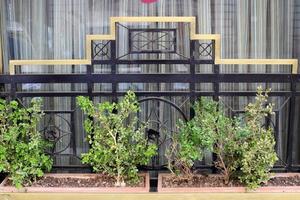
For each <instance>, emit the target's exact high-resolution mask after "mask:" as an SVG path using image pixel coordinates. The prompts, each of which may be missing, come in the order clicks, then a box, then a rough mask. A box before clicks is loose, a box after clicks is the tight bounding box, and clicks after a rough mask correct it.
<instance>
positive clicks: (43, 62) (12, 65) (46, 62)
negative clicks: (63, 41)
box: [9, 59, 91, 75]
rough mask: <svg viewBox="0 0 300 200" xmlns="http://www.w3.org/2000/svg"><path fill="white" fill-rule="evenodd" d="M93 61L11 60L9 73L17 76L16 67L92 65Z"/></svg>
mask: <svg viewBox="0 0 300 200" xmlns="http://www.w3.org/2000/svg"><path fill="white" fill-rule="evenodd" d="M90 64H91V60H87V59H82V60H81V59H78V60H76V59H73V60H10V61H9V72H10V74H11V75H13V74H15V66H19V65H90Z"/></svg>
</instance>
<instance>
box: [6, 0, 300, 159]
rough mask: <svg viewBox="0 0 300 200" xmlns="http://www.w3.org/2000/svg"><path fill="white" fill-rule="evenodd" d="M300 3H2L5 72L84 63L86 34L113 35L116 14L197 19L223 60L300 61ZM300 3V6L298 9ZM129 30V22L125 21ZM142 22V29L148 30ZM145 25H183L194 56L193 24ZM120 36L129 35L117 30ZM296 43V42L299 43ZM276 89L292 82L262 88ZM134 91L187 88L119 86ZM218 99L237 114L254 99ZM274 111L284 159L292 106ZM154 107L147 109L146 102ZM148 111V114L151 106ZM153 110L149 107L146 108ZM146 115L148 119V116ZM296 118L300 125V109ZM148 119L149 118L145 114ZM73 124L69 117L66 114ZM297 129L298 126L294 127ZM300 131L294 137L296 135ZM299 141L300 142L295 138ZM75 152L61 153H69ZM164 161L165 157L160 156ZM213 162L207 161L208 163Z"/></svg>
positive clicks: (179, 68) (82, 145) (61, 87)
mask: <svg viewBox="0 0 300 200" xmlns="http://www.w3.org/2000/svg"><path fill="white" fill-rule="evenodd" d="M298 4H299V2H298V1H297V0H284V1H283V0H158V1H157V3H152V4H145V3H142V2H141V1H140V0H72V1H70V0H1V1H0V12H1V13H0V14H1V22H0V23H1V26H0V27H2V30H1V36H2V38H3V39H4V40H3V44H2V46H3V50H4V51H3V56H4V66H5V68H4V71H5V72H8V67H7V66H8V61H9V60H10V59H71V58H74V59H79V58H84V53H85V35H86V34H105V33H108V32H109V18H110V17H111V16H196V17H197V31H198V33H218V34H221V38H222V39H221V45H222V46H221V47H222V49H221V53H222V57H223V58H292V57H296V58H297V57H300V53H299V52H300V51H299V49H298V48H297V47H295V46H299V45H298V44H299V41H298V39H299V36H298V37H297V34H298V35H299V30H300V29H299V27H300V25H298V24H297V23H298V21H297V19H298V20H299V18H300V15H299V13H298V12H299V11H298V10H299V7H300V6H299V5H298ZM296 5H298V7H296ZM125 25H129V24H125ZM145 26H146V24H142V23H141V24H139V26H138V27H145ZM148 27H152V28H155V27H159V28H167V27H179V29H178V30H179V32H178V35H177V36H178V37H179V38H180V40H181V41H183V44H182V45H180V46H179V47H178V48H179V50H178V51H179V52H180V54H182V55H187V56H188V55H189V53H190V50H189V39H188V37H187V35H186V33H187V32H188V27H186V26H185V25H184V24H183V25H182V26H178V25H174V24H150V26H148ZM118 30H119V36H120V37H122V36H124V37H125V35H126V34H127V33H126V30H125V29H124V28H122V27H119V29H118ZM295 41H296V42H298V43H297V44H295ZM127 42H128V41H126V40H122V41H119V42H118V44H117V45H118V49H119V52H120V53H124V52H126V51H127V46H128V43H127ZM127 58H131V59H143V58H148V59H165V58H168V59H174V58H177V59H178V58H180V57H178V55H159V56H158V57H157V56H156V55H141V56H139V57H138V56H137V55H130V56H128V57H127ZM85 70H86V68H85V66H74V67H70V66H48V67H45V66H41V67H34V68H32V67H30V66H24V67H22V69H21V70H19V71H18V73H74V72H76V73H84V72H85ZM109 71H110V68H109V66H96V67H95V73H107V72H109ZM290 71H291V70H290V69H288V68H284V67H283V66H265V65H260V66H254V65H234V66H233V65H230V66H229V65H226V66H221V73H290ZM137 72H138V73H188V72H189V66H185V65H172V66H171V65H158V66H154V65H151V66H150V65H143V66H134V65H131V66H126V65H122V66H118V73H137ZM197 73H212V66H211V65H201V66H197ZM258 85H260V83H250V84H242V83H241V84H233V83H226V84H221V87H220V89H221V90H222V91H233V90H235V91H239V90H240V91H254V90H255V88H256V87H257V86H258ZM262 85H263V86H264V87H271V88H272V90H275V91H285V90H289V89H290V88H289V84H276V83H273V84H267V85H266V84H262ZM132 87H135V88H136V89H137V90H158V89H159V90H176V89H178V88H180V89H181V90H187V89H188V85H184V84H173V85H168V84H164V83H161V84H142V83H140V84H135V85H130V84H129V85H128V84H121V85H119V86H118V89H119V90H126V89H129V88H132ZM20 89H23V90H33V91H36V90H50V91H53V90H55V91H70V90H79V91H84V90H86V85H84V84H76V85H71V84H52V85H45V84H25V85H23V86H21V87H20ZM211 89H212V84H209V83H207V84H201V85H200V84H199V85H197V90H203V91H209V90H211ZM95 90H98V91H99V90H106V91H110V90H111V85H110V84H102V85H100V84H98V85H96V86H95ZM169 99H170V100H171V101H173V102H175V103H176V104H177V105H182V108H183V109H184V110H185V111H186V112H187V114H188V110H189V109H188V105H189V101H188V99H186V98H183V97H172V98H169ZM103 100H109V98H103V97H101V98H100V97H99V98H95V101H103ZM221 100H222V101H223V102H224V103H225V104H226V105H227V106H228V108H229V109H234V110H240V109H242V108H243V106H244V105H245V104H247V103H248V102H249V101H251V100H253V98H246V97H234V98H233V97H227V98H224V97H222V98H221ZM272 101H273V102H274V103H275V104H276V108H280V107H283V108H282V109H281V112H280V114H279V121H280V124H279V140H278V147H277V148H278V149H277V151H278V154H279V156H280V157H281V158H282V159H283V160H284V159H285V152H286V139H287V124H288V122H287V119H288V113H287V111H288V104H287V105H283V104H284V102H285V101H286V98H283V97H282V98H272ZM72 103H73V104H74V99H73V100H72V98H69V97H68V98H63V97H59V98H58V97H56V98H45V108H46V109H52V110H70V109H72V107H71V105H72ZM148 107H149V105H148ZM148 107H147V106H145V108H144V110H145V113H149V112H150V110H149V109H150V108H148ZM147 109H148V110H147ZM159 112H160V115H159V116H160V118H161V120H164V119H165V118H169V120H170V122H169V123H168V126H169V127H174V126H175V123H176V119H175V118H176V117H177V116H176V114H174V113H175V112H173V111H171V110H170V108H167V106H163V105H161V106H160V108H159ZM145 113H144V114H145ZM296 113H297V120H298V117H299V116H298V112H296ZM146 115H147V114H145V116H146ZM63 118H65V119H66V120H71V119H70V115H67V114H65V115H63ZM75 123H76V130H75V133H76V134H75V137H76V146H77V149H76V154H77V155H78V156H80V153H82V152H85V151H87V149H88V145H87V144H86V142H85V141H84V137H85V136H84V134H83V129H82V126H81V123H82V115H81V113H79V112H78V113H77V115H76V119H75ZM54 124H56V125H60V126H61V127H62V129H64V130H65V131H67V132H68V131H71V130H69V127H68V125H67V124H66V122H65V120H63V119H62V118H61V117H55V120H54ZM295 124H299V123H295ZM298 131H299V128H298V129H297V130H296V132H295V133H294V135H295V137H297V135H298ZM70 137H71V136H70V135H69V136H66V137H65V138H63V139H62V141H61V143H59V145H58V147H57V148H58V149H62V148H64V145H65V144H66V143H68V141H69V140H70ZM295 141H296V142H297V141H298V140H295ZM294 147H295V148H294V150H295V151H294V153H295V155H294V158H295V162H296V163H297V162H298V159H297V157H300V156H299V148H298V147H296V146H295V145H294ZM73 152H74V151H73V149H72V147H69V148H67V149H66V150H65V151H64V152H63V153H67V154H68V153H69V154H72V153H73ZM161 157H163V155H161ZM73 162H75V161H74V160H72V159H69V158H59V159H57V163H58V164H62V163H70V164H74V163H73ZM206 162H210V156H209V155H208V156H207V158H206Z"/></svg>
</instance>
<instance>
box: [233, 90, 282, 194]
mask: <svg viewBox="0 0 300 200" xmlns="http://www.w3.org/2000/svg"><path fill="white" fill-rule="evenodd" d="M269 91H270V90H266V91H265V92H264V91H263V90H262V88H261V87H258V89H257V95H256V101H255V102H254V103H249V104H248V105H247V106H246V107H245V122H244V124H242V125H241V126H240V129H239V131H240V132H242V133H243V134H244V135H246V137H245V138H244V140H243V141H242V142H241V145H240V148H239V165H240V169H241V172H242V173H241V174H240V176H239V179H240V180H241V181H242V182H243V183H244V184H246V185H247V187H248V188H249V189H255V188H257V187H259V185H260V184H261V183H262V182H265V181H267V180H269V178H270V173H269V172H270V170H271V168H272V167H273V165H274V164H275V162H276V161H277V159H278V158H277V155H276V152H275V149H274V147H275V139H274V135H273V129H272V128H271V127H267V128H266V127H265V126H263V124H264V119H265V117H267V116H270V115H272V114H273V111H272V110H273V105H272V104H270V103H269V104H267V105H265V104H266V103H267V101H268V93H269Z"/></svg>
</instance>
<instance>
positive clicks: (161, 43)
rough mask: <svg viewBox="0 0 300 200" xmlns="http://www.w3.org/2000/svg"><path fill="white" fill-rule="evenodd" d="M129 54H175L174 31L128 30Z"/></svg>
mask: <svg viewBox="0 0 300 200" xmlns="http://www.w3.org/2000/svg"><path fill="white" fill-rule="evenodd" d="M129 51H130V53H175V52H176V29H129Z"/></svg>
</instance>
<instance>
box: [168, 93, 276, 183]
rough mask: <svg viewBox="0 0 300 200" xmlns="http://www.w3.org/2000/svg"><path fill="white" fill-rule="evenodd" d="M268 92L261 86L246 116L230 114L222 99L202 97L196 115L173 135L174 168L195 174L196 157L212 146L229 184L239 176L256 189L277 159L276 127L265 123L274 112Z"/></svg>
mask: <svg viewBox="0 0 300 200" xmlns="http://www.w3.org/2000/svg"><path fill="white" fill-rule="evenodd" d="M268 92H269V90H267V91H265V92H264V91H263V90H262V88H261V87H258V89H257V96H256V101H255V102H254V103H250V104H248V105H247V106H246V107H245V120H241V119H238V118H230V117H228V116H226V115H225V112H224V108H223V106H222V105H221V104H220V103H218V102H215V101H213V100H210V99H208V98H201V99H200V100H199V102H197V103H196V104H195V107H194V109H195V117H194V118H193V119H191V120H190V121H189V122H187V123H186V124H184V123H182V122H180V126H179V127H180V131H179V134H178V135H174V136H173V137H172V144H171V146H170V148H169V149H168V150H167V152H166V157H167V159H168V168H169V169H170V171H171V172H172V173H174V174H179V173H180V174H183V175H186V176H191V174H192V172H191V168H192V166H193V164H194V161H196V160H201V159H202V157H203V152H204V150H209V151H211V152H213V153H214V154H215V155H216V156H217V159H216V161H215V162H214V165H215V167H216V168H217V169H219V170H220V172H221V174H222V175H224V179H225V184H228V183H229V182H230V181H231V180H233V179H235V178H238V179H239V180H240V181H241V182H242V183H244V184H245V185H246V186H247V187H248V188H250V189H254V188H256V187H258V186H259V185H260V184H261V183H262V182H264V181H267V180H268V179H269V171H270V169H271V168H272V166H273V165H274V163H275V162H276V160H277V156H276V152H275V150H274V146H275V139H274V136H273V130H272V128H271V127H267V128H265V126H263V120H264V118H265V117H266V116H268V115H271V114H272V104H267V105H265V104H266V103H267V99H268Z"/></svg>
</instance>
